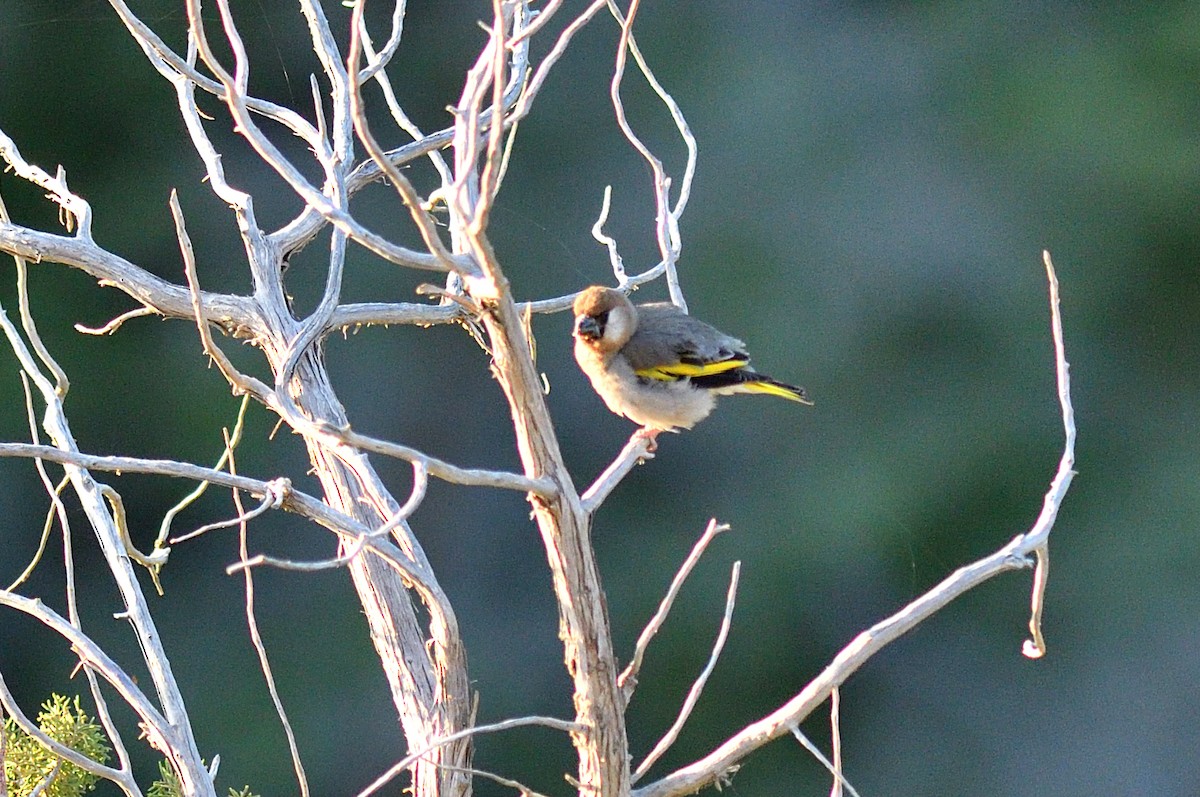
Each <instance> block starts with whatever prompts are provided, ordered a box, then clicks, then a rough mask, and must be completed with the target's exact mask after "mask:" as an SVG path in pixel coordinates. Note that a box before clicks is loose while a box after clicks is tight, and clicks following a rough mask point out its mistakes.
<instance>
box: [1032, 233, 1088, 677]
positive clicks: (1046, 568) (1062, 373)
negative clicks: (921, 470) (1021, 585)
mask: <svg viewBox="0 0 1200 797" xmlns="http://www.w3.org/2000/svg"><path fill="white" fill-rule="evenodd" d="M1042 261H1043V262H1044V263H1045V265H1046V279H1047V280H1048V281H1049V283H1050V331H1051V334H1052V335H1053V336H1054V365H1055V374H1056V375H1057V382H1058V401H1059V404H1060V405H1061V406H1062V418H1063V429H1064V430H1065V432H1066V443H1065V444H1064V446H1063V455H1062V459H1061V460H1060V461H1059V463H1058V474H1057V475H1056V476H1055V477H1054V482H1053V483H1052V484H1051V485H1050V492H1049V493H1047V494H1046V500H1045V502H1044V504H1043V506H1042V516H1041V517H1039V518H1038V523H1039V525H1041V526H1042V528H1043V529H1044V530H1043V531H1042V532H1041V534H1040V537H1041V544H1040V545H1038V546H1037V547H1035V548H1034V549H1033V555H1034V556H1035V557H1037V567H1036V569H1035V570H1034V571H1033V592H1032V595H1031V597H1030V605H1031V612H1030V617H1029V633H1030V637H1031V638H1030V639H1027V640H1025V643H1024V644H1023V645H1022V648H1021V650H1022V652H1023V653H1024V654H1025V655H1026V656H1028V657H1029V658H1031V659H1036V658H1040V657H1042V656H1044V655H1045V653H1046V641H1045V640H1044V639H1043V638H1042V607H1043V605H1044V603H1045V600H1046V582H1047V580H1048V579H1049V577H1050V546H1049V535H1050V529H1051V528H1052V527H1053V526H1054V519H1055V518H1056V517H1057V516H1058V507H1059V505H1060V504H1061V503H1062V499H1063V497H1064V496H1065V495H1066V492H1067V488H1068V487H1069V486H1070V484H1071V478H1072V477H1073V476H1074V475H1075V471H1074V467H1075V410H1074V408H1073V407H1072V406H1071V367H1070V365H1069V364H1068V363H1067V355H1066V345H1065V344H1064V343H1063V331H1062V311H1061V309H1060V308H1059V297H1058V276H1057V275H1056V274H1055V273H1054V263H1053V262H1052V261H1051V259H1050V252H1048V251H1044V252H1042Z"/></svg>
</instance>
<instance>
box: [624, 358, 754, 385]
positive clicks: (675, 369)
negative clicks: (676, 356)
mask: <svg viewBox="0 0 1200 797" xmlns="http://www.w3.org/2000/svg"><path fill="white" fill-rule="evenodd" d="M749 363H750V361H749V360H717V361H716V362H711V363H702V364H700V365H696V364H694V363H675V364H673V365H658V366H655V367H654V368H642V369H639V370H638V371H636V372H635V373H636V374H637V375H638V376H641V377H644V378H646V379H657V380H658V381H660V382H674V381H676V380H678V379H686V378H688V377H692V376H712V375H713V374H723V373H725V372H726V371H733V370H736V369H738V368H744V367H746V366H747V365H748V364H749Z"/></svg>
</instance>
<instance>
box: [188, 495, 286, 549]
mask: <svg viewBox="0 0 1200 797" xmlns="http://www.w3.org/2000/svg"><path fill="white" fill-rule="evenodd" d="M268 484H269V485H270V487H271V489H268V491H267V494H266V495H264V496H263V497H262V500H261V501H260V502H259V504H258V506H256V507H254V508H253V509H251V510H250V511H249V512H242V511H241V510H240V507H239V512H240V514H238V516H237V517H233V518H230V519H229V520H218V521H217V522H215V523H209V524H207V525H204V526H201V527H200V528H198V529H195V530H193V531H189V532H188V533H187V534H182V535H180V536H178V537H174V538H173V539H172V540H171V544H172V545H175V544H176V543H180V542H186V541H188V540H190V539H193V538H195V537H199V536H200V535H201V534H206V533H208V532H210V531H216V530H217V529H227V528H229V527H231V526H244V525H246V523H248V522H249V521H251V520H254V518H256V517H258V516H259V515H262V514H265V513H266V512H267V511H268V510H271V509H278V508H279V507H280V506H281V505H282V504H283V501H284V499H285V498H286V497H287V494H288V491H289V490H290V489H291V486H292V485H291V482H289V481H288V480H287V479H275V480H274V481H271V482H269V483H268ZM233 494H234V495H235V496H237V495H239V493H238V491H237V490H236V489H235V490H234V491H233ZM238 503H239V504H240V503H241V500H240V498H239V499H238Z"/></svg>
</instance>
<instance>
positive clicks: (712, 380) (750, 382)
mask: <svg viewBox="0 0 1200 797" xmlns="http://www.w3.org/2000/svg"><path fill="white" fill-rule="evenodd" d="M692 384H694V385H696V386H697V387H703V388H707V389H709V390H711V391H713V392H714V393H723V394H725V395H732V394H734V393H760V394H763V395H767V396H779V397H780V398H785V399H787V400H788V401H798V402H800V403H801V404H808V405H810V406H811V405H812V403H813V402H812V400H811V399H810V398H809V397H808V391H807V390H805V389H804V388H802V387H796V386H795V385H789V384H788V383H786V382H780V381H778V380H776V379H772V378H771V377H769V376H764V375H763V374H760V373H758V372H757V371H751V370H750V369H748V368H738V369H736V370H732V371H724V372H722V373H718V374H711V375H706V376H703V377H692Z"/></svg>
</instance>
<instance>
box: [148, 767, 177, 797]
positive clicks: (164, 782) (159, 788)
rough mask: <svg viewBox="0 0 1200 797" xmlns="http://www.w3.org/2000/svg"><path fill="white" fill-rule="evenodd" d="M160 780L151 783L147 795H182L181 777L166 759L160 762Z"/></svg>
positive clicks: (154, 796) (162, 796) (156, 796)
mask: <svg viewBox="0 0 1200 797" xmlns="http://www.w3.org/2000/svg"><path fill="white" fill-rule="evenodd" d="M158 775H159V777H158V780H156V781H154V782H153V783H151V784H150V788H149V789H148V790H147V791H146V797H182V795H183V790H182V789H181V788H180V786H179V777H178V776H177V775H176V774H175V770H173V769H171V765H170V764H168V763H167V762H166V761H159V762H158Z"/></svg>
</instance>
